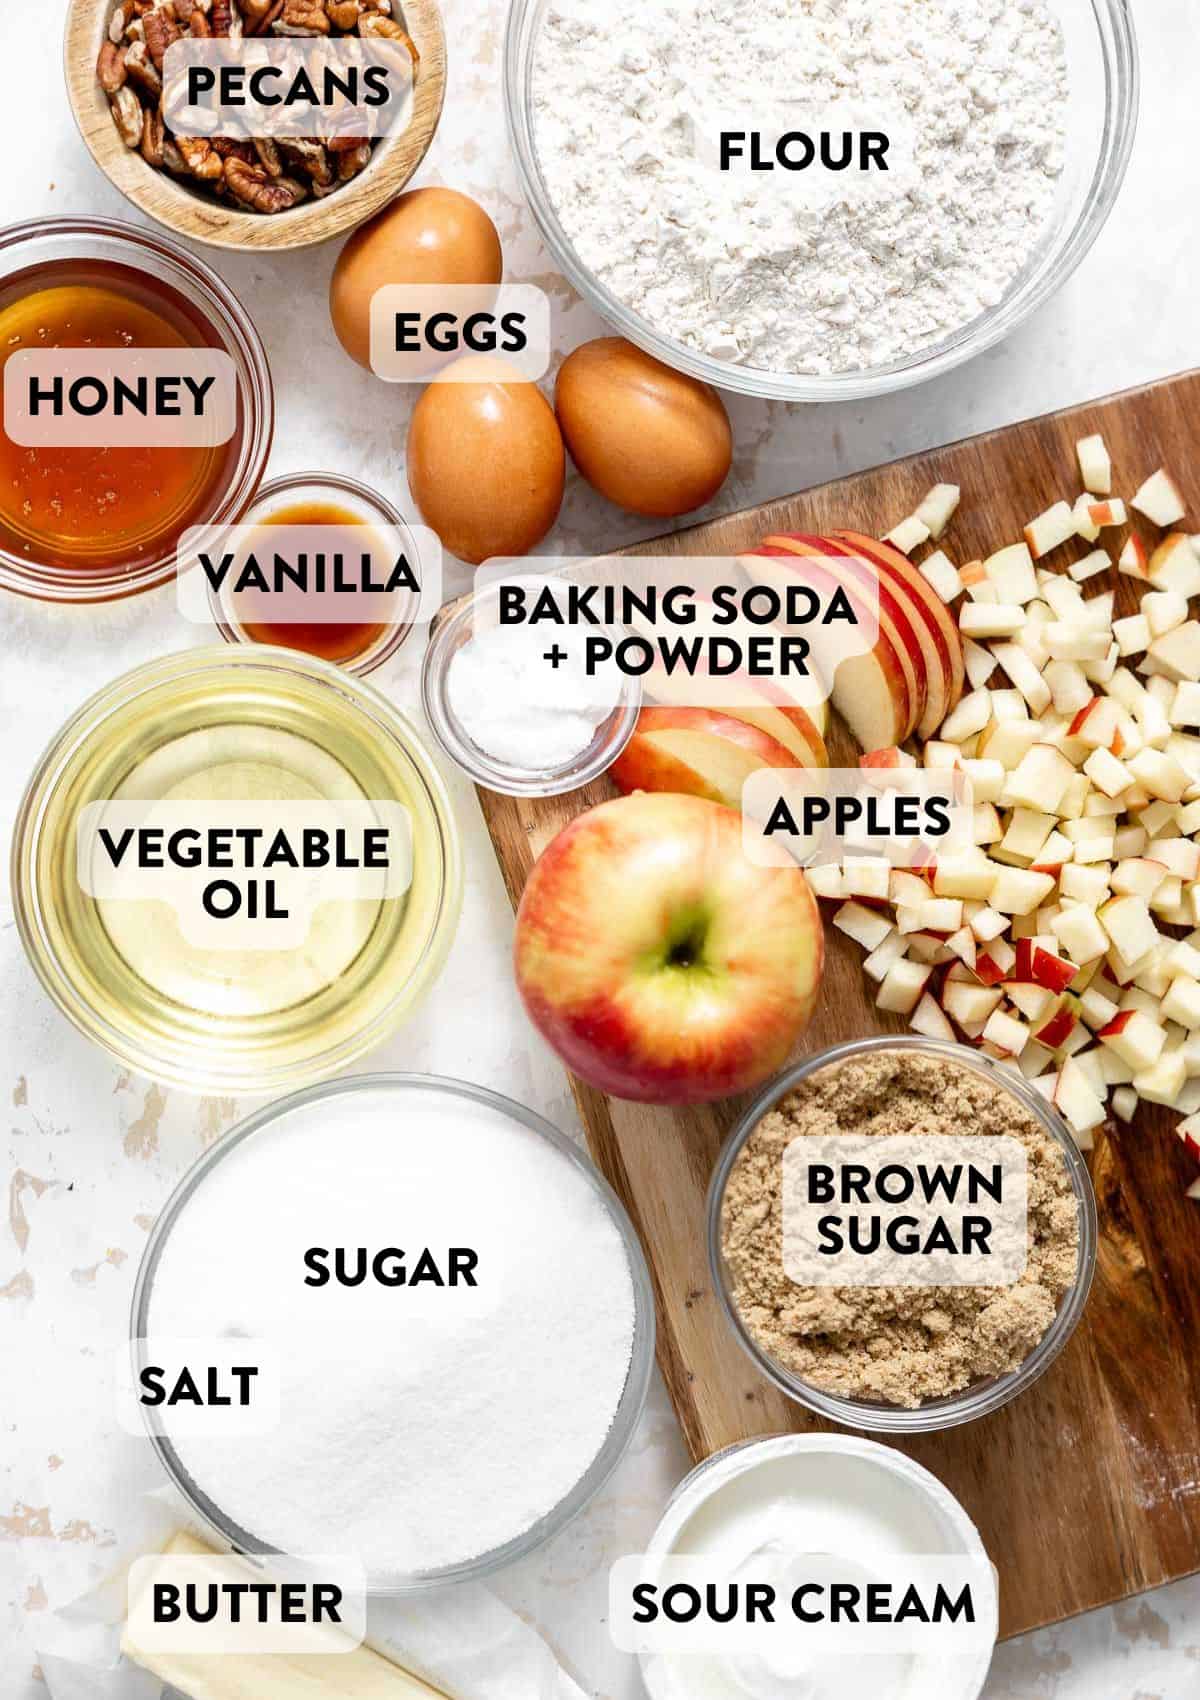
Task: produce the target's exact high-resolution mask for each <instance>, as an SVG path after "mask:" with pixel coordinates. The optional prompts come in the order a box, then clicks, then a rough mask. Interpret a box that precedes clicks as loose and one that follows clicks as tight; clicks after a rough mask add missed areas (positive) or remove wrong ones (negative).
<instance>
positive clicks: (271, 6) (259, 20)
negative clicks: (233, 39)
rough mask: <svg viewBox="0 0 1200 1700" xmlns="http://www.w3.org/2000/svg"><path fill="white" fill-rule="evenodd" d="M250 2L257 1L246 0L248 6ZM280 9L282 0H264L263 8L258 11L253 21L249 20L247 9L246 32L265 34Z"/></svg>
mask: <svg viewBox="0 0 1200 1700" xmlns="http://www.w3.org/2000/svg"><path fill="white" fill-rule="evenodd" d="M252 3H257V0H246V4H247V5H248V6H249V5H250V4H252ZM282 11H283V0H266V4H265V10H263V11H260V12H259V14H258V16H257V17H256V18H255V19H254V20H253V21H251V17H250V13H249V11H247V13H246V34H247V35H265V34H266V33H267V31H268V30H269V29H270V27H271V25H272V24H273V23H274V22H275V20H276V18H277V17H278V16H279V14H280V12H282Z"/></svg>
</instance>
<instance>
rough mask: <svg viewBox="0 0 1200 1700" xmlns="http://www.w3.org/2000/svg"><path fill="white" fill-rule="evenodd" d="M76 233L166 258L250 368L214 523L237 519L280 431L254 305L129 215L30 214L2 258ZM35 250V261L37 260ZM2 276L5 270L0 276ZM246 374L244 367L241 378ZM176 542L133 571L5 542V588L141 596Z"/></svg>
mask: <svg viewBox="0 0 1200 1700" xmlns="http://www.w3.org/2000/svg"><path fill="white" fill-rule="evenodd" d="M70 237H76V238H78V239H79V240H80V241H81V242H85V241H87V240H89V239H92V240H98V241H101V242H105V243H110V244H112V245H113V246H114V247H115V248H116V249H118V250H121V249H124V250H126V253H125V254H124V255H122V254H121V253H120V252H117V253H115V254H111V255H106V256H102V257H104V258H111V259H113V260H115V261H116V262H117V263H121V262H122V260H124V261H125V262H127V263H128V264H129V265H130V266H131V267H132V269H134V270H138V269H141V268H139V266H138V263H137V262H138V256H139V254H141V253H147V254H150V255H152V256H154V257H155V258H157V259H158V260H160V261H162V262H165V263H166V264H167V265H168V266H169V267H170V268H172V270H173V272H174V274H176V275H175V276H173V277H172V280H171V281H172V284H173V286H174V287H175V288H177V289H178V290H179V292H180V294H182V295H185V296H186V297H187V299H188V301H189V303H190V305H192V306H193V307H195V308H196V309H197V311H200V312H201V313H202V314H203V316H204V317H205V319H206V320H207V321H208V322H209V323H210V325H211V326H212V329H213V330H214V331H215V332H216V334H217V335H218V336H219V337H220V339H221V345H222V347H223V348H225V349H226V350H227V351H230V350H232V351H234V357H235V359H236V360H237V361H238V362H239V364H240V365H241V366H242V367H243V368H244V370H245V374H246V381H245V382H244V383H242V382H239V389H240V390H241V391H242V405H243V411H244V414H245V429H244V431H243V438H244V441H243V444H242V448H241V453H240V457H239V464H238V465H237V466H236V467H235V468H234V469H233V472H232V474H231V481H230V483H229V484H228V486H227V487H225V488H223V489H222V490H221V493H220V496H219V503H218V508H217V511H216V512H215V513H214V515H213V517H212V523H214V524H218V525H219V524H228V523H232V522H233V521H234V520H236V519H237V517H238V516H239V514H240V513H241V512H243V511H244V509H245V507H246V506H247V505H248V504H249V503H250V502H252V501H253V500H254V498H255V492H256V491H257V489H258V486H259V483H260V481H261V479H262V476H263V473H264V471H265V470H266V465H267V461H268V459H269V457H270V453H271V444H272V442H273V440H274V435H275V387H274V383H273V381H272V378H271V368H270V364H269V362H268V359H267V351H266V347H265V345H264V343H263V340H262V338H261V336H260V335H259V332H258V328H257V326H256V325H255V323H254V320H253V319H252V317H251V316H250V313H249V311H248V309H247V308H246V307H245V306H244V305H243V304H242V302H241V300H240V299H239V298H238V296H237V295H235V294H234V292H233V290H232V289H231V288H230V287H229V285H228V284H227V283H226V282H225V280H224V279H223V278H222V277H221V276H220V274H219V273H218V272H217V271H215V270H214V269H213V267H212V266H210V265H209V264H208V263H207V262H206V261H205V260H203V259H201V258H200V257H199V256H198V255H196V254H192V253H190V252H189V251H188V249H186V248H185V247H184V246H183V245H182V243H180V242H177V241H174V240H172V238H171V237H169V236H163V235H160V234H159V232H158V231H154V230H145V229H143V228H142V227H141V226H140V225H136V224H130V223H127V222H126V221H125V220H123V219H117V218H99V217H92V216H91V215H89V214H80V215H73V216H67V217H61V218H45V219H24V220H21V221H19V222H17V223H14V224H10V225H7V226H5V227H4V228H3V229H0V264H2V263H4V262H6V260H7V258H8V257H9V255H10V254H11V252H12V250H14V249H19V248H20V247H21V246H22V245H24V244H35V243H38V242H41V241H44V240H49V241H55V240H57V239H59V238H70ZM36 263H37V262H36V259H35V258H31V260H30V264H31V265H35V264H36ZM3 281H4V276H3V274H0V283H3ZM240 376H241V374H240V373H239V379H240ZM175 565H176V550H175V549H171V550H170V551H169V552H168V553H167V554H165V555H161V556H160V557H159V558H158V559H157V560H155V561H149V562H147V563H146V564H145V565H144V566H142V567H140V568H139V569H138V570H137V571H136V572H134V573H125V572H122V571H121V569H120V568H119V567H116V566H109V567H105V568H102V569H97V570H96V571H91V570H86V571H79V570H76V569H72V568H70V567H55V566H52V565H46V564H43V563H41V562H31V561H28V560H26V559H24V558H23V557H22V556H19V555H14V554H12V553H11V552H10V551H9V550H7V549H4V548H2V547H0V589H5V590H10V591H13V592H14V593H16V594H17V595H21V596H28V597H31V598H34V599H35V600H37V601H41V602H50V603H54V604H59V605H62V606H78V605H79V604H81V603H91V602H109V601H120V600H123V599H124V598H125V597H127V596H137V595H140V594H141V593H142V592H143V591H147V590H153V589H155V588H156V587H158V586H159V585H163V584H166V583H167V582H168V581H169V580H170V579H171V577H172V576H173V574H174V572H175Z"/></svg>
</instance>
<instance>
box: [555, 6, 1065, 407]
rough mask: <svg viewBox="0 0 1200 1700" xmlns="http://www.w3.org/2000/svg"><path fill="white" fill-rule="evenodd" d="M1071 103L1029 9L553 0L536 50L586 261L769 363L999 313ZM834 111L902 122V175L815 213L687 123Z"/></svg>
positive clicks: (688, 331)
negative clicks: (722, 155)
mask: <svg viewBox="0 0 1200 1700" xmlns="http://www.w3.org/2000/svg"><path fill="white" fill-rule="evenodd" d="M1066 100H1067V71H1066V59H1065V50H1064V44H1063V40H1062V34H1061V30H1060V27H1059V25H1058V23H1057V20H1056V19H1055V18H1054V17H1053V16H1052V15H1051V13H1050V12H1049V11H1048V9H1047V7H1046V6H1045V5H1044V4H1042V0H886V3H882V0H753V3H751V4H747V3H746V0H639V4H638V5H637V6H634V7H628V8H624V9H622V10H617V11H614V9H613V7H612V5H611V0H549V4H548V5H547V8H546V13H545V18H544V21H543V25H542V30H541V34H540V37H539V40H538V43H537V46H536V52H535V65H534V122H535V133H536V139H537V146H538V153H539V157H540V159H541V163H542V169H543V171H544V173H545V177H546V181H547V185H548V188H549V191H550V195H551V199H552V200H553V202H554V204H555V206H556V208H557V210H558V214H559V217H560V218H561V220H562V222H563V225H564V227H565V229H566V232H567V234H568V236H569V237H570V239H571V241H572V243H573V244H574V246H575V248H576V250H577V251H578V253H579V256H580V258H581V259H582V260H583V262H584V263H585V264H586V265H587V266H588V268H589V269H590V270H591V271H592V272H593V273H594V274H595V275H596V276H597V277H598V278H599V280H600V281H601V282H602V283H604V284H605V285H606V286H607V287H608V288H609V289H610V290H611V291H612V292H613V294H615V295H616V296H617V297H618V298H619V299H620V300H621V301H623V302H624V303H626V305H627V306H629V307H630V308H632V309H633V311H634V312H636V313H638V314H639V315H640V316H642V317H644V318H646V319H647V320H649V321H650V322H651V323H652V324H654V325H655V326H657V327H658V328H659V329H660V330H662V331H665V332H667V333H668V334H669V335H671V336H674V337H675V338H677V339H679V340H681V341H682V342H684V343H686V344H688V345H689V346H691V347H693V348H696V349H699V350H703V351H704V352H707V353H709V354H711V355H713V356H715V357H717V358H719V359H724V360H730V361H735V362H738V363H740V364H745V365H750V366H757V367H764V368H767V369H770V370H773V371H779V372H797V373H799V372H804V373H832V372H850V371H856V370H861V369H863V368H866V367H871V366H878V365H882V364H886V363H887V362H889V361H893V360H897V359H899V358H901V357H903V356H905V355H907V354H911V353H913V352H914V351H915V350H917V349H920V348H922V347H925V346H927V345H929V344H931V343H934V342H937V341H940V340H941V339H942V338H943V337H945V336H947V335H949V334H951V333H953V332H955V331H957V330H959V329H960V328H961V327H962V326H964V325H965V324H967V323H969V322H970V321H971V320H972V319H974V318H976V317H977V316H978V315H979V314H980V313H981V312H982V311H983V310H984V309H985V308H987V307H990V306H993V305H995V303H997V302H998V301H999V300H1000V299H1001V298H1002V296H1003V295H1004V293H1005V291H1006V289H1007V288H1008V286H1009V285H1010V284H1011V282H1012V281H1013V279H1014V278H1015V277H1016V275H1017V274H1018V272H1019V271H1020V270H1021V269H1022V267H1023V266H1024V264H1025V263H1026V261H1027V260H1028V258H1029V257H1030V255H1031V253H1032V251H1033V250H1034V248H1035V247H1036V245H1037V242H1038V239H1039V237H1040V235H1041V234H1042V233H1043V231H1044V229H1045V227H1046V224H1047V221H1048V219H1049V217H1050V214H1051V212H1052V210H1053V207H1054V201H1055V195H1056V187H1057V181H1058V178H1059V177H1060V175H1061V172H1062V169H1063V163H1064V134H1065V123H1064V120H1065V108H1066ZM831 102H846V103H850V104H851V105H852V106H853V107H854V108H856V109H861V111H862V112H863V113H865V114H867V115H870V114H876V115H878V117H877V121H878V120H881V119H887V118H888V117H896V116H898V117H899V118H900V119H901V120H902V121H903V123H904V128H905V129H906V131H908V132H910V134H911V138H912V148H913V150H914V151H913V155H912V162H911V163H912V175H911V178H910V177H909V176H907V175H905V174H901V176H900V177H899V178H895V177H889V178H888V179H884V182H886V184H887V192H885V193H883V194H880V193H878V192H875V193H871V194H868V195H864V194H862V193H861V192H860V191H859V190H857V189H856V188H855V187H854V184H853V183H852V182H851V181H850V179H848V178H846V177H842V178H839V179H830V180H829V181H831V182H833V183H835V184H836V187H835V188H834V191H833V196H832V199H830V200H829V201H827V202H826V203H825V204H821V203H820V202H819V201H818V200H814V197H813V195H812V193H811V190H810V189H809V184H810V183H811V179H807V180H806V179H805V178H803V177H802V176H800V175H798V174H791V173H786V174H781V173H780V172H778V171H776V172H774V173H772V174H771V175H770V180H769V181H766V182H764V178H763V177H758V178H754V179H748V178H746V177H741V176H731V175H728V174H720V173H717V172H716V171H715V170H714V169H712V168H711V166H709V165H705V164H704V163H702V160H701V157H699V155H698V153H697V149H696V146H695V143H694V141H693V128H692V121H693V120H695V121H696V131H695V133H696V134H697V135H701V134H703V135H704V136H705V137H707V136H708V135H709V133H710V132H711V130H712V128H713V123H714V115H715V114H720V115H721V116H722V117H723V118H729V117H737V118H738V119H739V120H740V122H741V123H742V124H744V125H745V126H746V127H747V128H749V127H752V126H753V125H754V124H755V123H761V122H763V120H764V119H765V118H770V117H772V116H775V117H778V116H779V115H780V114H790V120H789V121H790V122H791V123H792V124H797V125H799V126H800V127H803V122H804V114H805V112H806V111H807V112H808V113H810V114H811V113H813V112H815V111H817V110H819V109H820V108H821V107H823V106H824V107H827V106H828V105H829V104H830V103H831ZM883 127H886V125H884V126H883ZM858 181H859V183H861V182H862V181H863V180H862V179H861V178H860V179H859V180H858ZM906 185H907V187H906Z"/></svg>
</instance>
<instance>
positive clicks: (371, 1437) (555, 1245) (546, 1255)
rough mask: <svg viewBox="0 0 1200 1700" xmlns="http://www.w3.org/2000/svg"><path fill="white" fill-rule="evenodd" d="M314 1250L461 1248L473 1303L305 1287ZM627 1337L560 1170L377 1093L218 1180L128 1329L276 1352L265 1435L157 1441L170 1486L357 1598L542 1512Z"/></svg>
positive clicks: (565, 1172)
mask: <svg viewBox="0 0 1200 1700" xmlns="http://www.w3.org/2000/svg"><path fill="white" fill-rule="evenodd" d="M314 1246H319V1247H325V1248H333V1247H339V1246H341V1247H346V1248H348V1249H356V1248H358V1247H360V1246H361V1247H366V1248H368V1249H369V1250H370V1251H371V1252H372V1253H374V1252H376V1251H379V1250H382V1249H384V1248H386V1247H393V1246H394V1247H401V1248H403V1249H404V1250H405V1251H406V1253H407V1259H408V1265H409V1268H410V1269H411V1267H412V1265H413V1264H414V1263H415V1261H416V1258H417V1255H418V1253H419V1251H420V1249H422V1248H424V1247H426V1246H428V1247H430V1248H431V1249H434V1250H438V1249H439V1248H440V1251H441V1252H444V1251H445V1248H447V1247H448V1246H459V1247H470V1248H472V1249H473V1250H474V1251H476V1252H477V1254H478V1258H479V1262H478V1269H477V1281H478V1286H477V1288H476V1289H473V1290H469V1289H464V1288H463V1287H458V1288H454V1289H451V1288H449V1287H447V1288H445V1289H441V1290H439V1289H431V1288H429V1287H428V1286H422V1287H408V1286H405V1287H394V1288H384V1287H381V1286H379V1285H377V1284H376V1283H374V1282H372V1281H368V1282H367V1283H366V1284H364V1285H363V1286H359V1287H345V1286H342V1285H340V1284H337V1283H333V1282H331V1283H330V1284H329V1285H327V1286H324V1287H319V1288H314V1287H307V1286H305V1284H304V1277H305V1275H306V1274H307V1273H308V1270H307V1269H306V1268H305V1266H304V1262H303V1259H304V1254H305V1252H306V1251H307V1250H308V1249H309V1248H310V1247H314ZM633 1330H634V1296H633V1284H632V1278H631V1272H630V1267H629V1261H628V1258H627V1255H626V1252H625V1247H624V1243H623V1241H622V1238H621V1236H620V1233H619V1231H618V1229H617V1227H616V1226H615V1224H614V1223H613V1221H612V1219H611V1217H610V1216H609V1215H608V1213H607V1211H606V1210H605V1209H604V1207H603V1206H602V1204H601V1202H600V1200H599V1199H598V1198H597V1196H596V1194H595V1193H594V1192H593V1191H592V1189H591V1188H590V1186H589V1185H588V1184H587V1182H586V1179H585V1178H584V1176H582V1175H581V1174H580V1173H579V1172H578V1171H577V1170H576V1169H575V1168H574V1166H573V1165H572V1164H571V1163H570V1162H569V1161H568V1160H567V1159H565V1158H564V1157H563V1156H562V1155H561V1154H560V1153H559V1152H557V1151H555V1150H554V1149H553V1148H552V1147H550V1146H549V1145H547V1143H546V1142H545V1141H544V1140H542V1139H541V1138H540V1137H539V1136H537V1135H536V1134H534V1133H532V1132H530V1131H529V1130H528V1129H526V1128H524V1127H522V1126H521V1125H520V1124H519V1123H517V1122H514V1121H512V1120H510V1119H509V1117H507V1116H506V1115H504V1114H502V1113H501V1112H499V1111H497V1110H493V1109H490V1108H488V1107H486V1106H484V1105H480V1104H473V1103H471V1102H469V1101H466V1100H463V1099H460V1098H456V1097H449V1096H447V1095H446V1094H444V1093H439V1092H436V1091H434V1090H432V1089H425V1088H421V1089H405V1090H401V1089H400V1088H394V1089H388V1088H386V1087H383V1086H376V1087H372V1088H369V1089H365V1088H364V1089H360V1090H357V1091H355V1092H353V1093H350V1094H346V1093H341V1094H337V1095H334V1096H333V1097H332V1098H329V1099H327V1100H324V1101H322V1100H320V1099H318V1100H316V1101H314V1102H312V1103H310V1104H307V1105H304V1106H302V1107H300V1108H297V1109H295V1110H292V1111H291V1112H290V1113H288V1114H286V1115H285V1116H284V1117H282V1118H281V1119H280V1120H278V1121H276V1122H275V1123H274V1124H273V1125H270V1126H268V1127H266V1128H264V1129H262V1130H260V1131H259V1132H256V1133H254V1134H251V1135H249V1136H248V1137H247V1138H246V1139H245V1140H243V1141H242V1143H241V1144H240V1145H239V1146H237V1147H236V1148H235V1149H234V1150H233V1151H232V1152H231V1154H230V1155H228V1156H227V1157H226V1158H225V1159H224V1160H223V1161H221V1162H219V1163H218V1164H217V1165H216V1166H215V1167H214V1168H213V1169H212V1170H211V1172H210V1173H209V1174H208V1175H207V1176H206V1178H205V1179H204V1180H203V1182H202V1183H201V1185H200V1186H199V1188H198V1190H197V1191H196V1192H195V1194H194V1195H193V1196H192V1198H191V1199H190V1200H189V1202H188V1203H187V1205H186V1206H185V1207H184V1209H183V1211H182V1213H181V1215H180V1217H179V1219H178V1221H177V1222H176V1224H175V1226H174V1228H173V1230H172V1232H171V1233H170V1235H169V1237H168V1238H167V1240H166V1242H165V1245H164V1248H163V1252H162V1257H161V1261H160V1263H159V1266H158V1270H157V1273H156V1276H155V1279H154V1285H153V1290H152V1296H151V1303H150V1314H149V1331H150V1333H151V1334H152V1335H154V1334H158V1335H169V1336H180V1337H190V1338H204V1339H212V1338H215V1337H218V1336H220V1337H227V1336H237V1337H245V1338H249V1339H259V1338H261V1339H267V1340H270V1341H272V1342H276V1343H277V1344H278V1345H279V1347H280V1348H281V1356H282V1360H283V1400H282V1417H281V1421H280V1424H279V1427H278V1429H276V1430H275V1431H274V1432H272V1433H269V1434H266V1435H264V1436H261V1437H257V1438H256V1437H251V1436H245V1435H242V1436H234V1435H226V1436H225V1437H223V1438H220V1439H214V1438H204V1439H201V1438H197V1437H195V1436H183V1435H178V1436H175V1437H174V1444H175V1446H176V1449H177V1451H178V1453H179V1455H180V1458H181V1461H182V1463H183V1466H184V1468H185V1470H186V1471H187V1472H188V1474H189V1475H190V1476H191V1478H192V1480H193V1481H194V1482H195V1483H196V1484H197V1485H198V1486H199V1487H200V1489H201V1490H202V1491H203V1492H204V1493H205V1494H207V1495H208V1496H209V1498H210V1499H211V1500H212V1501H213V1502H214V1503H215V1504H216V1505H217V1506H218V1507H219V1509H220V1510H221V1511H223V1512H224V1514H225V1516H226V1517H227V1518H230V1519H232V1520H233V1522H234V1523H236V1524H237V1525H239V1526H240V1527H241V1528H242V1529H244V1530H246V1531H247V1532H248V1533H249V1534H250V1535H252V1536H253V1537H255V1538H256V1539H257V1540H258V1541H260V1542H262V1543H265V1544H267V1545H269V1546H272V1547H276V1548H278V1549H280V1550H281V1551H284V1552H291V1553H294V1554H297V1555H301V1556H302V1555H304V1554H311V1553H322V1552H323V1553H347V1552H349V1553H352V1554H353V1553H357V1554H358V1555H359V1556H360V1558H361V1559H362V1562H363V1563H364V1565H365V1566H366V1568H367V1571H368V1573H369V1574H371V1575H372V1576H373V1578H375V1579H376V1580H379V1579H382V1578H385V1577H388V1576H393V1575H397V1576H398V1575H403V1574H404V1573H405V1572H412V1571H424V1570H430V1569H439V1568H442V1567H444V1566H446V1565H451V1564H456V1563H460V1562H463V1561H466V1560H469V1559H471V1558H473V1557H475V1556H477V1555H478V1554H480V1553H483V1552H488V1551H491V1550H492V1549H493V1548H495V1547H498V1546H501V1545H503V1544H504V1543H505V1542H507V1541H509V1540H512V1539H514V1538H515V1537H517V1536H518V1535H520V1534H522V1533H523V1532H524V1531H525V1530H527V1529H528V1528H530V1527H531V1526H532V1525H533V1524H534V1523H535V1522H536V1521H537V1520H538V1519H539V1518H541V1517H542V1516H544V1515H545V1514H546V1513H547V1512H549V1511H550V1510H552V1509H553V1507H554V1506H555V1505H557V1504H558V1503H559V1501H560V1500H561V1499H562V1498H563V1497H564V1496H565V1495H566V1494H567V1493H568V1492H570V1490H571V1489H572V1488H574V1487H575V1485H576V1484H577V1482H578V1481H579V1479H580V1478H581V1477H582V1476H583V1474H584V1473H585V1472H586V1470H587V1469H588V1467H589V1465H590V1464H591V1463H592V1462H593V1461H594V1459H595V1457H596V1455H597V1453H598V1452H599V1451H600V1449H601V1447H602V1446H603V1444H604V1441H605V1439H606V1437H607V1435H608V1433H609V1430H610V1428H611V1426H612V1422H613V1417H614V1415H615V1412H616V1409H617V1405H618V1403H619V1401H620V1398H621V1395H622V1393H623V1391H624V1387H625V1382H626V1379H627V1375H628V1370H629V1365H630V1360H631V1354H632V1342H633ZM167 1422H168V1424H169V1413H167Z"/></svg>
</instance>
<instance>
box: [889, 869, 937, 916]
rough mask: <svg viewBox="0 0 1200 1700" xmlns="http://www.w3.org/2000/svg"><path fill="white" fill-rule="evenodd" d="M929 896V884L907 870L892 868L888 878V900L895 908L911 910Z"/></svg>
mask: <svg viewBox="0 0 1200 1700" xmlns="http://www.w3.org/2000/svg"><path fill="white" fill-rule="evenodd" d="M928 896H929V883H928V881H927V880H924V879H922V878H921V876H920V875H919V874H914V873H910V872H909V870H908V869H907V868H893V869H892V870H891V873H890V874H889V876H888V899H889V901H890V902H892V903H894V904H895V905H896V907H897V908H898V909H899V908H904V909H913V908H915V907H916V905H917V904H918V903H924V901H925V899H926V898H927V897H928Z"/></svg>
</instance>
